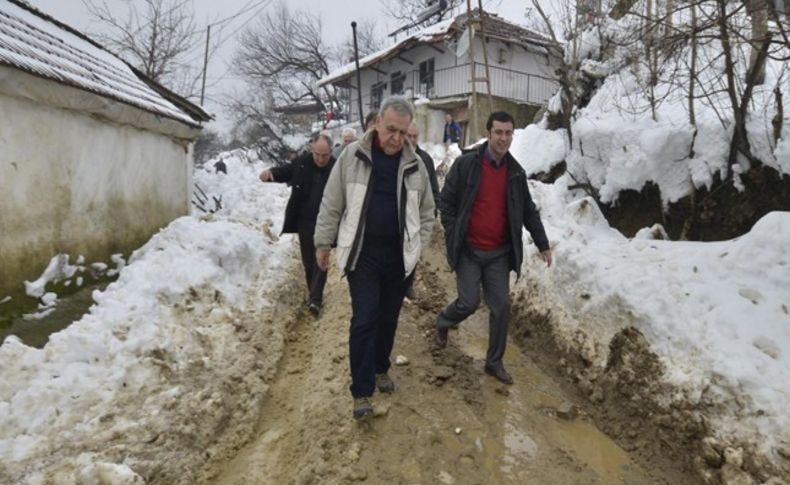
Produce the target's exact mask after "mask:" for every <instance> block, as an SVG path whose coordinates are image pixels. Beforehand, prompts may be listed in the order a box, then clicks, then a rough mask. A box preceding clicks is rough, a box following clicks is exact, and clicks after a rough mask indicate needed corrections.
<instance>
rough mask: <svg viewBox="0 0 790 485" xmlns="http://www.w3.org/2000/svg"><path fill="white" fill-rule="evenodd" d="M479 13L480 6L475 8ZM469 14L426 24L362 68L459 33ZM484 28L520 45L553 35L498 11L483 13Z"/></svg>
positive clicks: (350, 67)
mask: <svg viewBox="0 0 790 485" xmlns="http://www.w3.org/2000/svg"><path fill="white" fill-rule="evenodd" d="M474 14H477V10H475V11H474ZM466 18H467V14H466V13H463V14H460V15H457V16H456V17H453V18H451V19H447V20H443V21H441V22H438V23H436V24H434V25H431V26H429V27H426V28H424V29H422V30H420V31H418V32H415V33H414V34H412V35H410V36H408V37H406V38H405V39H403V40H402V41H400V42H398V43H396V44H394V45H392V46H390V47H387V48H385V49H382V50H380V51H378V52H374V53H372V54H369V55H367V56H365V57H363V58H361V59H360V60H359V67H360V69H362V68H365V67H367V66H371V65H373V64H376V63H378V62H381V61H386V60H387V59H390V58H392V57H395V56H397V55H398V54H399V53H400V52H403V51H405V50H407V49H410V48H412V47H414V46H415V45H417V44H433V43H436V42H442V41H444V40H447V39H451V38H453V37H454V36H455V35H456V34H457V33H459V32H463V31H464V30H465V29H466ZM481 18H482V21H483V28H484V29H485V34H486V37H487V38H490V39H497V40H501V41H504V42H508V43H511V44H518V45H528V44H532V45H539V46H545V45H546V44H548V43H549V39H548V38H546V37H544V36H543V35H541V34H538V33H537V32H534V31H532V30H530V29H528V28H526V27H524V26H522V25H518V24H515V23H513V22H509V21H507V20H505V19H503V18H501V17H499V16H498V15H496V14H492V13H489V12H485V11H484V12H483V15H482V16H481ZM355 70H356V63H354V62H350V63H348V64H346V65H345V66H343V67H340V68H338V69H335V70H334V71H332V72H331V73H329V74H328V75H326V76H324V77H323V78H321V79H320V80H319V81H318V85H319V86H323V85H325V84H331V83H335V82H337V81H341V80H343V79H345V78H347V77H349V76H351V74H353V73H354V71H355Z"/></svg>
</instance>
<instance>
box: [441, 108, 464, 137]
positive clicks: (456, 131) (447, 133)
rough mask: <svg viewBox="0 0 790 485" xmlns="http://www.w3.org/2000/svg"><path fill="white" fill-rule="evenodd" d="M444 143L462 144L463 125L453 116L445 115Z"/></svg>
mask: <svg viewBox="0 0 790 485" xmlns="http://www.w3.org/2000/svg"><path fill="white" fill-rule="evenodd" d="M442 142H443V143H459V144H460V143H461V125H459V124H458V122H456V121H455V120H454V119H453V115H451V114H450V113H447V114H445V115H444V136H442Z"/></svg>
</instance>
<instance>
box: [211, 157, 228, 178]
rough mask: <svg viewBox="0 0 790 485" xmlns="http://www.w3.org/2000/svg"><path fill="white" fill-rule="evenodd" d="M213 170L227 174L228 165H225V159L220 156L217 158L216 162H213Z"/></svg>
mask: <svg viewBox="0 0 790 485" xmlns="http://www.w3.org/2000/svg"><path fill="white" fill-rule="evenodd" d="M214 171H215V173H220V172H222V173H224V174H225V175H227V174H228V166H227V165H225V160H223V159H221V158H220V159H219V160H217V163H215V164H214Z"/></svg>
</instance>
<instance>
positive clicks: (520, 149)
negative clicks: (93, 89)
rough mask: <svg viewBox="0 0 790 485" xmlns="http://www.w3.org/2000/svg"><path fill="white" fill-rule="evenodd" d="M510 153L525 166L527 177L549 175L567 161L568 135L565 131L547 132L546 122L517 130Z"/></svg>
mask: <svg viewBox="0 0 790 485" xmlns="http://www.w3.org/2000/svg"><path fill="white" fill-rule="evenodd" d="M510 153H511V154H512V155H513V156H514V157H515V158H516V160H518V161H519V163H521V165H523V166H524V169H525V170H526V172H527V175H528V176H529V175H534V174H537V173H541V172H543V173H547V172H549V171H550V170H551V168H552V167H554V166H555V165H557V164H558V163H560V162H562V161H564V160H565V156H566V155H567V153H568V134H567V132H566V131H565V130H554V131H552V130H547V129H546V121H545V120H544V121H542V122H541V123H536V124H532V125H528V126H527V127H526V128H524V129H519V130H515V132H514V133H513V145H512V148H511V150H510Z"/></svg>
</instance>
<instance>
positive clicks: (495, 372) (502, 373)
mask: <svg viewBox="0 0 790 485" xmlns="http://www.w3.org/2000/svg"><path fill="white" fill-rule="evenodd" d="M485 371H486V374H488V375H490V376H491V377H494V378H495V379H496V380H498V381H499V382H501V383H502V384H507V385H508V386H509V385H511V384H513V378H512V377H510V374H508V372H507V371H506V370H505V368H504V367H500V368H499V369H491V368H489V367H486V368H485Z"/></svg>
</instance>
